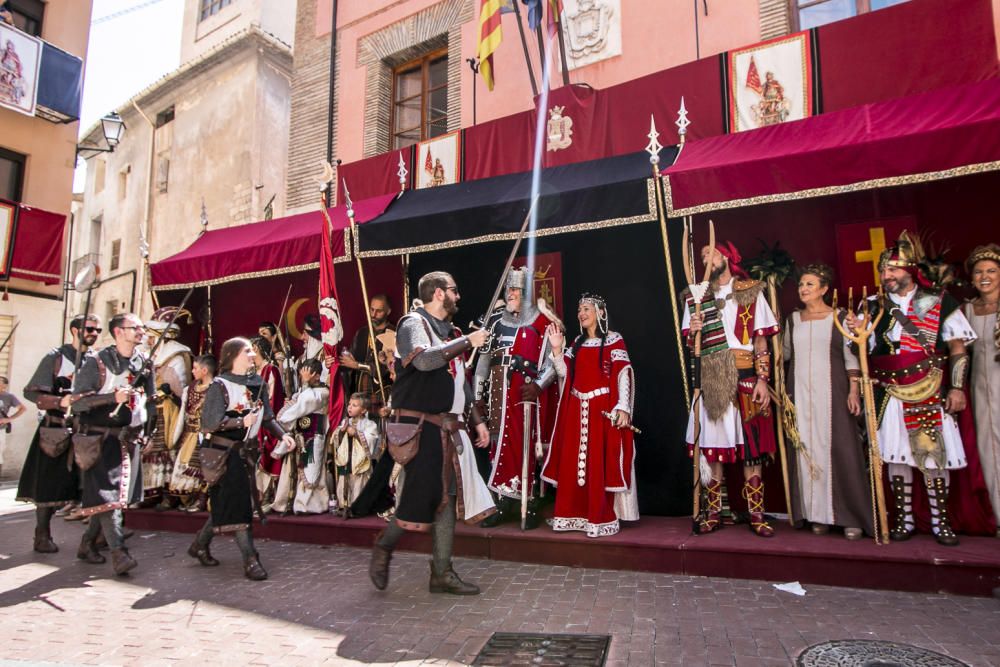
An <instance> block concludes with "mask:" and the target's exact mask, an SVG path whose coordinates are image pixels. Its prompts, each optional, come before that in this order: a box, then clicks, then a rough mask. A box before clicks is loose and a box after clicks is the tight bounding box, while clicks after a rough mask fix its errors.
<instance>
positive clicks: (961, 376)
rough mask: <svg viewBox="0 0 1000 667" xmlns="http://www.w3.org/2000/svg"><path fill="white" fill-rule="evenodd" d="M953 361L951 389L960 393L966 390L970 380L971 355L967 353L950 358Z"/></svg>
mask: <svg viewBox="0 0 1000 667" xmlns="http://www.w3.org/2000/svg"><path fill="white" fill-rule="evenodd" d="M950 360H951V389H957V390H959V391H961V390H963V389H965V385H966V383H967V381H968V379H969V355H968V354H967V353H965V352H963V353H961V354H956V355H954V356H952V357H950Z"/></svg>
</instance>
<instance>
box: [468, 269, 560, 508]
mask: <svg viewBox="0 0 1000 667" xmlns="http://www.w3.org/2000/svg"><path fill="white" fill-rule="evenodd" d="M528 280H529V275H528V271H527V270H526V269H516V268H511V269H510V271H509V272H508V274H507V284H506V292H505V297H504V301H505V303H504V307H503V309H501V310H499V311H498V312H494V314H493V315H492V316H491V317H490V319H489V321H488V323H487V327H486V328H487V329H488V331H489V332H490V339H489V343H488V344H487V346H486V347H485V348H484V349H483V350H482V353H481V355H480V357H479V360H478V362H477V364H476V375H475V388H476V400H477V401H481V402H482V403H481V406H482V407H484V408H485V411H486V415H487V426H488V427H489V430H490V440H491V443H492V445H493V448H492V452H491V456H490V461H491V465H490V473H489V478H488V485H489V488H490V490H491V491H492V492H493V493H495V494H496V495H497V497H498V502H497V510H498V511H497V514H495V515H493V516H492V517H490V518H489V519H487V520H486V521H485V522H484V525H486V526H487V527H488V526H493V525H496V524H498V523H500V522H501V521H502V520H503V519H504V518H513V517H514V516H516V515H517V514H519V510H517V509H515V506H514V505H515V504H514V503H513V502H512V501H515V500H520V499H521V494H522V491H524V489H522V483H523V481H522V479H521V477H522V463H523V453H524V451H525V423H526V420H527V421H528V423H530V431H529V433H528V434H527V438H528V442H529V447H528V456H529V461H528V480H527V486H526V489H527V493H528V495H529V497H530V495H531V492H532V488H534V484H535V465H536V463H535V462H536V458H540V457H541V452H542V448H543V445H547V444H548V439H549V437H550V434H551V432H552V430H551V417H552V415H551V414H550V412H551V411H553V410H554V407H555V403H556V397H555V392H554V390H553V391H545V390H543V389H542V388H541V387H540V386H539V385H538V383H537V380H538V377H539V370H540V368H541V367H542V365H543V364H544V362H545V361H546V359H547V358H548V353H549V345H548V340H547V339H546V337H545V329H546V327H548V326H549V324H552V323H558V324H559V325H560V326H561V322H559V320H558V318H557V317H556V316H555V315H554V314H553V313H552V312H551V311H550V310H549V309H548V307H547V306H546V305H545V302H544V301H542V300H539V302H538V306H537V307H536V306H533V305H531V304H530V303H525V302H524V298H525V295H526V292H527V287H528ZM526 411H527V412H528V415H527V417H526V416H525V412H526ZM546 418H549V420H548V421H547V420H546ZM546 425H547V428H546ZM537 525H538V517H537V511H536V507H535V503H534V502H531V503H530V504H529V507H528V516H527V518H526V521H525V527H526V528H535V527H537Z"/></svg>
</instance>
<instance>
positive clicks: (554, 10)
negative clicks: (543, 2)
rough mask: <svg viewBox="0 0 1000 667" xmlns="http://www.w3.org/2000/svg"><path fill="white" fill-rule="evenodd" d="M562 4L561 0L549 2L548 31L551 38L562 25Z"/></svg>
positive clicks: (550, 0)
mask: <svg viewBox="0 0 1000 667" xmlns="http://www.w3.org/2000/svg"><path fill="white" fill-rule="evenodd" d="M562 13H563V3H562V0H549V14H548V19H549V21H548V26H547V27H548V31H549V37H550V38H551V37H552V36H553V35H555V34H556V31H558V30H559V29H560V25H559V24H561V23H562V18H561V17H562Z"/></svg>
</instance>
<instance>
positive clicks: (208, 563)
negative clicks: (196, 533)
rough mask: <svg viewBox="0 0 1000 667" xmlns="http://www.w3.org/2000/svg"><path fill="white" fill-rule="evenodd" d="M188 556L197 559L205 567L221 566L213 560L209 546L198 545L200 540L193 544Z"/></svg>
mask: <svg viewBox="0 0 1000 667" xmlns="http://www.w3.org/2000/svg"><path fill="white" fill-rule="evenodd" d="M188 556H191V558H195V559H197V560H198V562H199V563H201V564H202V565H204V566H205V567H214V566H216V565H218V564H219V561H217V560H216V559H215V558H212V553H211V552H210V551H209V550H208V545H207V544H206V545H204V546H202V545H201V544H198V540H195V541H194V542H192V543H191V546H189V547H188Z"/></svg>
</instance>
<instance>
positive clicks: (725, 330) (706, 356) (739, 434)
mask: <svg viewBox="0 0 1000 667" xmlns="http://www.w3.org/2000/svg"><path fill="white" fill-rule="evenodd" d="M701 257H702V261H703V262H704V263H705V264H706V265H707V264H708V263H709V262H710V261H711V262H712V269H711V273H710V276H709V285H708V289H707V290H706V291H705V294H704V296H703V297H702V302H701V312H700V313H695V312H694V311H695V301H694V298H693V297H692V295H691V291H690V289H688V290H685V291H684V292H683V293H682V296H683V298H684V300H685V308H684V316H683V322H682V324H681V331H682V333H683V334H684V336H685V337H686V339H687V341H688V345H689V346H693V345H694V335H695V333H696V332H698V331H701V336H702V338H701V389H702V399H703V401H704V403H703V405H704V407H703V409H701V410H698V411H696V410H694V409H692V410H691V414H690V417H689V419H688V426H687V435H686V438H685V439H686V441H687V444H688V453H689V455H691V456H693V455H694V451H695V446H694V445H695V433H696V430H695V423H694V416H695V413H696V412H698V414H699V418H700V435H699V436H698V447H699V450H700V454H701V459H700V460H699V461H698V464H699V465H700V466H701V467H702V471H703V472H702V479H703V480H705V479H707V480H708V481H707V483H705V492H706V495H707V504H708V507H707V512H706V513H705V514H704V515H703V517H702V518H701V519H700V520H699V525H698V531H697V532H699V533H709V532H712V531H714V530H718V529H719V528H721V527H722V523H721V521H720V515H721V511H722V469H723V465H724V464H729V463H735V462H737V461H740V462H741V463H742V464H743V479H744V484H743V498H745V499H746V501H747V509H748V510H749V513H750V530H751V531H753V533H754V534H755V535H758V536H760V537H771V536H773V535H774V529H773V528H772V527H771V526H770V525H769V524H768V523H767V521H766V519H765V516H764V483H763V481H761V472H762V468H763V465H764V463H765V462H767V461H768V460H770V459H771V458H772V455H773V454H774V452H775V451H776V450H777V441H776V439H775V433H774V421H773V417H772V415H771V412H770V410H769V406H770V403H771V395H770V391H769V389H768V384H767V383H768V380H769V379H770V377H771V354H770V352H769V351H768V346H767V337H768V336H772V335H774V334H776V333H778V331H779V330H780V326H779V325H778V321H777V319H776V318H775V317H774V313H773V312H772V311H771V308H770V306H768V304H767V299H765V298H764V294H763V292H764V287H765V285H764V283H762V282H760V281H758V280H752V279H750V277H749V276H748V275H747V273H746V272H745V271H744V270H743V269H742V268H741V267H740V265H739V262H740V260H741V257H740V254H739V251H737V249H736V247H735V246H734V245H733V244H732V243H719V244H718V245H717V246H716V248H715V251H714V252H713V251H712V248H710V247H709V246H706V247H705V248H703V249H702V253H701Z"/></svg>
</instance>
